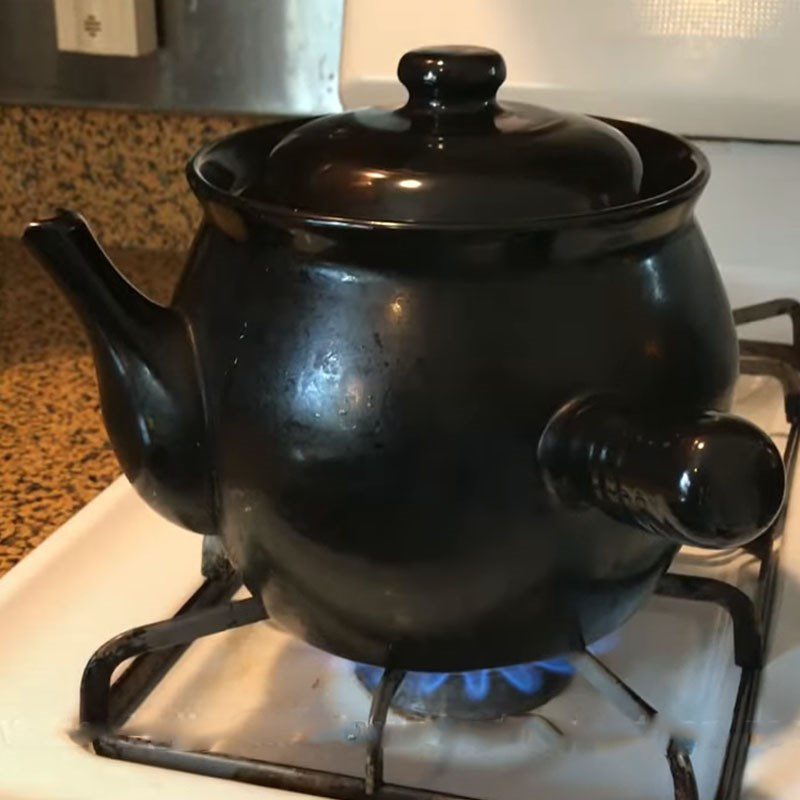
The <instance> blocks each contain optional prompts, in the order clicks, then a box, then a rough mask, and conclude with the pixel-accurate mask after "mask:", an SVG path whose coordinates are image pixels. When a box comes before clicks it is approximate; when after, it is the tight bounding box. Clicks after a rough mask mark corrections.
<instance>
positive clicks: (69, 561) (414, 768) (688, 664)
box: [0, 377, 800, 800]
mask: <svg viewBox="0 0 800 800" xmlns="http://www.w3.org/2000/svg"><path fill="white" fill-rule="evenodd" d="M735 410H736V411H737V412H738V413H741V414H744V415H745V416H747V417H749V418H750V419H752V420H753V421H755V422H756V423H757V424H759V425H761V426H762V427H763V428H764V429H766V430H767V431H769V432H770V433H771V434H772V435H773V436H774V438H775V441H776V443H777V444H778V445H779V446H780V447H782V446H783V444H784V443H785V438H786V433H787V425H786V422H785V419H784V416H783V405H782V396H781V393H780V388H779V385H778V384H777V382H775V381H773V380H772V379H768V378H751V377H743V378H742V379H741V380H740V383H739V386H738V391H737V400H736V407H735ZM796 506H797V504H796V503H795V504H794V507H791V506H790V510H789V517H788V521H787V533H786V541H785V545H784V546H785V548H786V550H785V553H784V556H783V566H784V571H785V573H786V578H785V580H784V586H783V588H782V590H781V591H782V596H783V598H784V605H785V606H786V607H787V608H789V611H790V613H788V614H787V613H784V614H779V616H778V623H777V628H776V632H775V640H774V646H773V656H772V660H771V663H770V664H769V666H768V668H767V670H766V677H765V685H764V696H763V700H762V703H761V705H760V707H759V709H760V710H759V719H758V722H757V735H758V738H757V741H756V743H755V746H754V750H753V752H752V754H751V760H750V762H749V767H748V772H747V781H748V786H749V789H750V790H751V791H753V792H756V791H757V792H760V793H757V794H753V795H752V796H758V797H759V798H761V797H765V798H767V797H781V798H784V797H787V793H786V791H785V790H784V789H783V788H782V787H784V786H786V785H790V783H791V781H795V782H797V783H800V768H797V767H796V764H797V763H798V759H800V739H798V737H797V736H796V735H795V734H794V728H795V726H796V725H797V721H798V719H800V690H798V688H797V686H798V681H797V675H798V674H800V649H798V648H799V647H800V626H798V624H797V622H796V620H795V619H794V616H795V615H794V614H792V613H791V611H792V610H793V609H792V608H790V606H789V604H792V605H793V607H794V608H796V603H797V593H798V591H800V590H798V589H797V586H798V585H800V584H796V581H800V532H797V533H794V531H793V529H797V528H798V527H799V526H800V515H799V512H798V511H797V508H796ZM200 547H201V539H200V537H197V536H193V535H190V534H188V533H186V532H185V531H182V530H180V529H178V528H176V527H175V526H173V525H171V524H170V523H168V522H166V521H164V520H162V519H161V518H159V517H158V516H156V515H155V514H154V513H153V512H151V511H150V510H149V509H148V508H147V507H146V506H145V505H144V504H143V503H142V502H141V501H140V500H139V499H138V498H137V497H136V496H135V494H134V493H133V491H132V489H131V488H130V486H129V485H128V484H127V483H126V482H125V481H124V480H123V479H120V480H118V481H117V482H116V483H114V484H113V485H112V486H111V487H110V488H109V489H108V490H106V491H105V492H104V493H103V494H102V495H101V496H100V497H99V498H97V500H95V501H94V502H93V503H91V504H90V505H89V506H87V507H86V508H85V509H84V510H83V511H82V512H81V513H80V514H78V515H77V516H76V517H75V518H73V519H72V520H71V521H70V522H69V523H68V524H67V525H65V526H64V527H63V528H62V529H61V530H60V531H58V532H57V533H56V534H55V535H54V536H53V537H51V538H50V539H49V540H48V541H47V542H46V543H45V544H44V545H42V546H41V547H40V548H39V549H38V550H37V551H36V552H34V553H33V554H32V555H31V556H29V557H28V558H27V559H25V560H24V561H23V562H22V563H21V564H20V565H19V566H17V567H16V568H15V569H13V570H12V571H11V572H10V573H8V575H7V576H5V577H4V578H3V579H2V580H0V636H2V641H3V643H4V645H3V658H2V659H1V660H0V797H14V798H18V797H31V798H43V797H47V798H52V800H57V799H60V798H64V799H65V800H66V799H67V798H81V800H91V799H92V798H98V799H99V798H101V797H102V798H106V797H108V795H109V787H110V786H112V785H113V786H114V791H113V794H114V796H115V797H117V798H126V797H131V798H133V797H136V798H139V799H141V798H147V797H163V796H165V795H168V796H170V797H183V796H189V795H190V794H191V796H192V797H194V798H197V799H198V800H199V798H202V797H205V796H208V797H211V796H218V794H219V791H220V788H221V786H220V783H219V780H218V779H212V778H205V777H201V776H193V775H188V774H184V773H180V772H172V771H168V770H163V769H158V768H154V767H149V766H140V765H136V764H131V763H126V762H121V761H114V760H110V759H104V758H100V757H98V756H96V755H95V754H93V753H92V752H91V751H90V749H89V747H88V745H87V743H86V742H85V741H84V740H83V738H82V737H81V735H80V734H79V733H78V730H77V727H78V726H77V714H78V688H79V684H80V678H81V673H82V670H83V668H84V666H85V664H86V662H87V660H88V658H89V656H90V655H91V654H92V652H93V651H94V650H95V649H96V648H97V647H99V646H100V645H101V644H102V643H103V642H105V641H106V640H108V639H109V638H111V637H112V636H113V635H115V634H117V633H120V632H121V631H124V630H126V629H127V628H129V627H132V626H134V625H137V624H141V623H145V622H150V621H155V620H158V619H163V618H167V617H169V616H171V615H172V614H174V613H175V611H176V610H177V608H178V607H179V606H180V605H181V603H182V602H183V601H184V600H185V599H186V598H187V597H188V596H189V595H190V594H191V593H192V592H193V591H194V590H195V589H196V587H197V586H198V584H199V582H200V575H199V564H200ZM114 565H119V566H118V568H116V569H115V568H114ZM755 568H756V563H755V559H754V558H752V557H751V556H749V555H747V554H746V553H744V552H743V551H733V552H722V553H709V552H704V551H700V550H695V549H690V548H685V549H684V550H682V551H681V553H680V554H679V556H678V557H677V559H676V562H675V565H674V567H673V570H672V571H673V572H679V573H683V574H696V575H706V576H711V577H717V578H721V579H723V580H727V581H729V582H732V583H734V584H736V585H738V586H740V587H742V588H744V589H745V590H748V589H752V586H753V584H754V581H755ZM732 644H733V642H732V626H731V621H730V618H729V617H728V615H727V614H726V613H725V612H723V611H722V610H721V609H719V608H718V607H717V606H714V605H711V604H707V603H698V602H694V601H685V600H674V599H669V598H665V597H653V598H652V599H651V600H650V601H649V602H648V603H647V605H646V607H645V608H644V609H643V610H642V611H641V612H640V613H638V614H636V615H635V616H634V617H633V618H632V619H631V620H630V621H629V622H628V623H627V624H626V625H625V626H624V627H623V628H622V629H621V631H620V632H619V636H617V637H614V638H613V640H611V641H610V642H608V643H606V647H605V648H604V650H605V651H607V652H604V653H603V654H602V655H601V658H602V660H603V661H604V663H606V664H607V665H608V666H609V667H610V668H611V669H612V670H614V672H616V673H617V674H618V675H619V676H620V677H622V678H623V679H624V680H625V682H626V683H628V684H629V685H630V686H631V687H632V688H633V689H634V690H635V691H637V692H638V693H639V694H641V695H642V696H643V697H644V698H645V699H646V700H647V701H648V703H650V704H651V705H653V706H654V707H655V708H656V709H657V710H658V712H659V714H658V717H657V720H656V722H655V724H653V725H652V726H650V727H649V728H648V729H647V730H644V729H643V726H641V725H636V724H634V723H633V722H631V721H630V719H628V718H627V717H626V716H625V715H623V714H622V713H620V711H619V710H618V709H617V708H615V707H614V706H613V705H612V704H610V703H609V702H608V700H607V699H605V698H604V697H603V696H602V695H601V694H599V693H598V692H597V691H596V690H595V689H594V688H592V687H591V686H590V685H589V683H588V682H587V681H586V680H585V679H584V678H583V677H582V676H581V675H578V676H576V677H575V678H574V680H573V681H572V683H571V684H570V686H569V687H568V689H567V690H566V691H564V692H563V693H562V694H560V695H559V696H557V697H556V698H555V699H553V700H552V701H550V702H549V703H547V704H546V705H544V706H542V707H541V708H539V709H537V710H536V711H535V713H533V714H531V715H528V716H522V717H518V718H507V719H505V720H501V721H458V720H452V719H433V720H425V721H419V720H414V719H409V718H407V717H405V716H401V715H399V714H396V713H394V712H391V713H390V715H389V720H388V724H387V728H386V739H385V777H386V780H387V781H388V782H391V783H399V784H405V785H416V786H425V787H426V788H429V789H434V790H442V791H448V792H454V793H462V794H465V795H468V796H472V797H486V798H517V797H519V798H522V797H526V798H528V797H536V798H541V799H542V800H547V798H551V797H552V798H556V797H557V798H559V800H570V799H571V798H582V799H583V798H589V797H591V798H600V799H602V800H605V799H606V798H607V799H608V800H612V798H613V800H623V798H636V800H651V799H652V800H655V799H656V798H671V797H672V796H673V795H672V782H671V780H670V775H669V770H668V767H667V762H666V759H665V755H664V754H665V750H666V743H667V740H668V739H669V737H670V736H679V737H685V738H687V739H690V740H692V741H694V742H696V744H695V747H694V750H693V752H692V761H693V763H694V767H695V772H696V776H697V782H698V787H699V790H700V797H703V798H710V797H713V792H714V788H715V785H716V780H717V775H718V772H719V768H720V764H721V761H722V757H723V753H724V748H725V745H726V742H727V737H728V728H729V726H730V719H731V712H732V706H733V702H734V699H735V695H736V688H737V684H738V676H739V669H738V668H737V667H736V666H735V665H734V662H733V654H732ZM368 713H369V696H368V694H367V692H366V691H365V689H364V687H363V686H362V685H361V683H360V682H359V680H358V679H357V677H356V676H355V674H354V666H353V665H352V664H351V663H349V662H346V661H343V660H341V659H337V658H335V657H333V656H330V655H328V654H326V653H323V652H320V651H318V650H315V649H313V648H311V647H310V646H308V645H306V644H304V643H303V642H300V641H299V640H297V639H294V638H293V637H291V636H289V635H287V634H285V633H283V632H282V631H280V630H278V629H277V628H276V627H275V626H274V625H272V624H270V623H257V624H253V625H249V626H246V627H243V628H239V629H236V630H233V631H228V632H225V633H222V634H217V635H214V636H210V637H208V638H206V639H203V640H200V641H198V642H197V643H196V644H194V645H192V647H191V648H190V649H189V651H188V652H187V653H186V654H185V655H184V656H183V657H182V658H181V660H180V661H179V662H178V663H177V665H176V666H175V667H174V668H173V669H172V671H171V672H170V673H169V674H168V675H167V677H166V678H165V679H164V681H163V682H162V683H161V684H160V685H159V686H158V687H157V688H156V690H155V691H154V692H153V693H152V695H151V696H150V697H149V698H148V699H147V700H146V701H145V703H144V704H143V705H142V707H141V708H140V709H139V710H138V711H137V712H136V713H135V714H134V716H133V717H132V718H131V719H130V720H129V722H128V723H127V724H126V726H125V728H124V732H125V733H129V734H132V735H140V736H147V737H150V738H152V739H153V740H155V741H162V742H163V741H168V742H171V743H172V744H173V745H175V746H179V747H184V748H194V749H197V748H201V749H208V750H211V751H219V752H229V753H235V754H237V755H244V756H250V757H253V758H259V759H266V760H273V761H276V762H279V763H284V764H292V765H299V766H308V767H313V768H315V769H323V770H331V771H335V772H343V773H347V774H351V775H354V776H358V775H363V765H364V759H365V752H366V749H365V748H366V738H367V737H366V734H367V726H366V721H367V717H368ZM42 765H46V768H43V766H42ZM787 782H788V783H787ZM275 791H276V790H271V789H264V788H258V787H254V786H248V785H245V784H238V783H226V784H225V795H226V797H228V798H239V797H241V798H245V797H265V796H268V795H270V794H271V793H273V792H275Z"/></svg>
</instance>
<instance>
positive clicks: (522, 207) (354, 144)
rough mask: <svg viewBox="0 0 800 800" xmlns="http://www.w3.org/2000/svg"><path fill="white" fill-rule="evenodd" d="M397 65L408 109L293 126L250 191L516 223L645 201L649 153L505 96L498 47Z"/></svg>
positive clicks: (316, 207)
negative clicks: (644, 156)
mask: <svg viewBox="0 0 800 800" xmlns="http://www.w3.org/2000/svg"><path fill="white" fill-rule="evenodd" d="M397 73H398V77H399V78H400V80H401V81H402V82H403V84H404V85H405V86H406V88H407V89H408V93H409V97H408V102H407V103H406V104H405V105H404V106H403V107H401V108H398V109H396V110H394V111H387V110H385V109H361V110H358V111H353V112H350V113H346V114H336V115H332V116H329V117H322V118H320V119H316V120H313V121H311V122H308V123H306V124H304V125H301V126H299V127H297V128H295V129H293V130H292V131H291V132H290V133H289V134H288V135H287V136H286V137H285V138H284V139H283V140H282V141H280V142H278V143H277V144H276V145H275V146H274V147H272V148H271V149H270V150H268V151H266V153H262V159H263V160H262V163H261V164H260V166H259V168H258V169H257V170H255V171H253V172H249V173H248V178H247V179H246V180H245V181H244V182H245V183H246V187H245V188H244V191H245V193H246V195H247V197H249V198H250V199H253V200H258V201H260V202H268V203H272V204H276V205H281V206H283V207H285V208H290V209H299V210H301V211H303V212H305V213H309V214H315V215H338V216H345V217H348V218H350V219H362V220H369V221H374V220H378V219H380V220H385V221H392V222H397V221H401V220H402V221H413V222H416V223H419V222H429V223H435V224H452V223H456V224H468V223H474V222H481V223H483V224H485V223H489V222H495V223H497V222H502V223H504V224H508V223H509V222H511V221H520V220H530V219H532V218H535V217H539V218H544V217H554V216H561V215H564V214H576V213H584V212H587V211H597V210H600V209H604V208H609V207H611V206H619V205H622V204H624V203H630V202H634V201H636V200H638V199H639V197H640V189H641V183H642V159H641V157H640V155H639V153H638V152H637V150H636V148H635V147H634V146H633V144H632V143H631V142H630V141H629V140H628V138H627V137H626V136H625V135H624V134H623V133H622V132H621V131H620V130H618V129H617V128H615V127H613V126H611V125H609V124H607V123H605V122H603V121H601V120H598V119H592V118H590V117H585V116H581V115H578V114H562V113H560V112H556V111H552V110H550V109H547V108H541V107H538V106H530V105H522V104H519V103H506V102H504V103H498V102H497V100H496V99H495V93H496V92H497V89H498V88H499V86H500V84H501V83H502V82H503V80H504V79H505V75H506V68H505V64H504V63H503V59H502V57H501V56H500V54H499V53H496V52H495V51H494V50H487V49H484V48H465V47H434V48H425V49H422V50H414V51H412V52H410V53H406V54H405V55H404V56H403V58H402V59H401V60H400V64H399V66H398V70H397ZM265 155H266V158H263V156H265Z"/></svg>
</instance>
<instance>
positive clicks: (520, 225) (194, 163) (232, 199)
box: [186, 115, 710, 232]
mask: <svg viewBox="0 0 800 800" xmlns="http://www.w3.org/2000/svg"><path fill="white" fill-rule="evenodd" d="M587 116H588V115H587ZM592 118H593V119H598V120H601V121H603V122H607V123H610V124H612V125H614V124H615V123H619V124H623V125H628V126H631V125H633V126H635V127H637V128H641V129H644V130H649V131H656V132H657V133H659V134H661V135H664V136H668V137H670V138H671V139H673V140H674V142H675V143H676V144H679V145H682V146H683V147H684V148H686V149H687V150H688V151H689V153H690V155H691V158H692V159H693V161H694V163H695V170H694V172H693V173H692V175H691V176H690V177H689V178H688V179H686V180H685V181H683V182H682V183H679V184H678V185H677V186H673V187H672V188H670V189H668V190H667V191H665V192H661V193H659V194H657V195H652V196H650V197H646V198H641V199H638V200H634V201H633V202H630V203H623V204H620V205H616V206H610V207H608V208H602V209H595V210H592V211H586V212H579V213H574V214H563V215H554V216H552V217H534V218H531V219H529V220H528V219H511V220H508V221H507V222H497V221H495V222H480V221H472V222H433V221H419V222H415V221H408V220H381V219H378V220H374V219H373V220H370V219H366V218H357V217H346V216H335V215H327V214H317V213H314V212H313V211H303V210H300V209H293V208H291V207H289V206H286V205H281V204H278V203H267V202H264V201H262V200H255V199H252V198H248V197H244V196H242V195H240V194H234V193H232V192H229V191H226V190H224V189H221V188H219V187H218V186H215V185H214V184H212V183H211V182H210V181H209V180H207V179H206V178H205V177H204V176H203V174H202V172H201V167H202V165H203V162H204V161H205V160H207V159H208V158H209V157H210V155H211V153H212V151H213V149H214V148H215V147H217V146H219V145H220V144H221V143H223V142H225V141H229V140H230V139H232V138H234V137H236V136H237V135H240V134H241V132H239V133H234V134H231V135H230V136H226V137H224V138H223V139H220V140H218V141H216V142H211V143H210V144H207V145H205V146H204V147H202V148H201V149H200V150H198V151H197V153H195V155H194V156H192V158H191V159H190V160H189V162H188V163H187V165H186V178H187V181H188V182H189V185H190V187H191V189H192V190H193V191H194V193H195V195H196V196H197V197H198V198H199V199H200V200H201V201H202V200H203V199H209V200H212V201H216V202H222V203H223V204H224V205H228V206H231V207H233V208H236V209H238V210H240V211H242V212H245V213H250V214H253V213H255V214H256V215H257V216H259V217H265V216H266V217H272V218H276V219H280V220H281V221H284V222H286V221H289V222H291V221H292V220H296V221H297V222H298V223H302V224H304V225H311V226H313V227H323V228H339V229H345V228H350V229H361V230H364V229H372V230H409V231H412V230H415V231H432V232H436V231H441V232H458V231H464V232H467V231H475V232H480V231H484V232H488V231H520V232H524V231H535V230H543V229H544V230H546V229H551V230H555V229H558V228H561V227H573V226H580V224H581V223H585V224H587V225H589V226H591V225H594V224H597V223H601V222H622V221H625V220H627V219H631V218H635V217H637V216H646V215H649V214H652V213H657V212H658V211H662V210H666V209H668V208H670V207H672V206H674V205H678V204H680V203H681V202H683V201H685V200H686V199H688V198H689V197H691V196H692V195H695V196H699V194H700V192H701V191H702V190H703V188H704V187H705V185H706V183H707V182H708V179H709V176H710V164H709V162H708V159H707V158H706V156H705V154H704V153H703V152H702V150H700V149H699V148H698V147H697V146H696V145H694V144H693V143H692V142H690V141H689V140H687V139H685V138H684V137H682V136H678V135H677V134H673V133H667V132H665V131H659V130H657V129H655V128H651V127H650V126H647V125H641V124H639V123H629V122H624V121H622V120H616V119H612V118H609V117H600V116H594V115H592ZM302 122H303V121H302V120H301V121H300V122H299V124H302ZM273 124H274V123H273ZM278 124H280V123H278Z"/></svg>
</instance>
